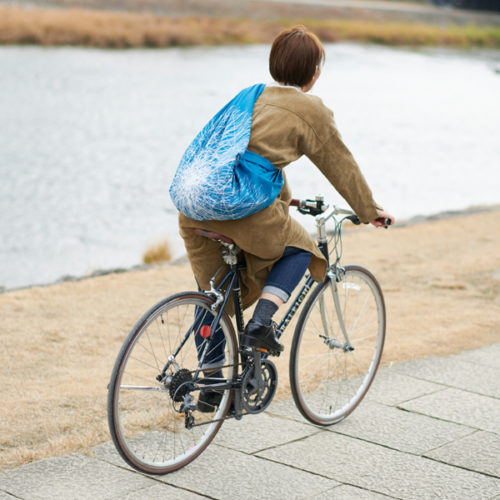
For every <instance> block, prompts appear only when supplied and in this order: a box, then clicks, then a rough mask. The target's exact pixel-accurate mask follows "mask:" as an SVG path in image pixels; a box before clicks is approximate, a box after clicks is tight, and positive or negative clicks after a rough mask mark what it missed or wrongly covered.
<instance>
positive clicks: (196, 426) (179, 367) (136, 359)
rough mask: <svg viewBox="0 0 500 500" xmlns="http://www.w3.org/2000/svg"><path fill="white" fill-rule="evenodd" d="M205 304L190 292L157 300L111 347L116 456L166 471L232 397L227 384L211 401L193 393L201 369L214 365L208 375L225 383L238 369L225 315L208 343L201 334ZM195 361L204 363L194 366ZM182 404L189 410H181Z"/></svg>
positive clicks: (206, 438)
mask: <svg viewBox="0 0 500 500" xmlns="http://www.w3.org/2000/svg"><path fill="white" fill-rule="evenodd" d="M212 304H213V299H211V298H210V297H208V296H206V295H204V294H202V293H196V292H186V293H181V294H178V295H174V296H171V297H169V298H167V299H165V300H163V301H161V302H160V303H158V304H157V305H155V306H154V307H152V308H151V309H150V310H149V311H148V312H147V313H146V314H145V315H144V316H143V317H142V318H141V319H140V320H139V321H138V323H137V324H136V325H135V326H134V328H133V329H132V331H131V332H130V334H129V335H128V337H127V339H126V340H125V343H124V344H123V346H122V349H121V351H120V353H119V355H118V358H117V360H116V363H115V366H114V369H113V373H112V375H111V381H110V384H109V392H108V423H109V428H110V432H111V436H112V438H113V441H114V444H115V446H116V448H117V450H118V452H119V453H120V455H121V456H122V457H123V459H124V460H125V461H126V462H127V463H128V464H129V465H131V466H132V467H134V468H136V469H138V470H140V471H142V472H146V473H149V474H166V473H169V472H172V471H174V470H177V469H179V468H180V467H183V466H184V465H186V464H188V463H189V462H191V461H192V460H194V459H195V458H196V457H197V456H198V455H199V454H200V453H201V452H202V451H203V450H204V449H205V448H206V447H207V446H208V444H209V443H210V441H211V440H212V439H213V438H214V436H215V435H216V433H217V431H218V430H219V428H220V426H221V425H222V419H223V418H224V417H225V416H226V414H227V412H228V409H229V406H230V404H231V400H232V397H233V392H232V391H231V390H230V389H228V388H226V389H222V390H220V391H219V394H216V395H217V396H218V397H217V398H216V399H218V400H220V401H216V402H215V403H212V405H210V398H208V402H207V401H205V402H203V404H202V402H201V401H199V398H200V394H201V390H202V389H203V387H206V386H205V385H203V378H204V376H205V377H210V373H214V370H215V369H216V370H217V371H218V375H217V377H218V378H217V380H215V381H213V380H212V382H215V383H224V382H226V381H228V382H234V381H235V380H236V375H237V360H238V348H237V341H236V336H235V334H234V330H233V327H232V324H231V321H230V319H229V317H228V316H227V315H226V314H223V315H222V317H221V320H220V323H219V326H220V328H219V329H216V330H217V332H216V333H214V332H212V334H211V335H212V337H213V339H212V341H211V343H208V340H207V339H205V338H203V337H202V336H200V329H201V328H202V327H203V325H206V324H207V321H206V318H207V315H210V314H211V309H210V307H211V305H212ZM210 318H213V316H208V319H210ZM208 322H209V321H208ZM203 333H204V334H205V335H206V333H207V329H206V328H205V330H204V331H203ZM214 335H215V337H214ZM214 352H216V353H217V362H216V363H215V365H218V366H216V367H215V368H214V363H211V364H210V363H209V365H210V370H208V369H207V368H206V367H207V366H208V365H207V362H208V361H209V360H210V357H212V358H214V355H213V353H214ZM211 353H212V354H211ZM201 363H204V365H205V366H204V367H203V368H204V369H205V370H204V371H203V370H198V368H199V367H200V364H201ZM165 367H166V370H165ZM219 377H221V378H219ZM213 392H214V391H212V396H213ZM182 405H184V407H183V406H182ZM186 405H190V408H191V409H192V411H190V412H189V413H186V412H185V411H183V408H186ZM202 407H203V409H202ZM188 416H189V417H192V420H191V419H188V418H187V417H188Z"/></svg>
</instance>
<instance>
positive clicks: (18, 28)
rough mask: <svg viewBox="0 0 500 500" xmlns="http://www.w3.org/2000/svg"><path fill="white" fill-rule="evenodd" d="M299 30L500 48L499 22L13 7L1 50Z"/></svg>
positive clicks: (330, 37) (4, 10) (339, 37)
mask: <svg viewBox="0 0 500 500" xmlns="http://www.w3.org/2000/svg"><path fill="white" fill-rule="evenodd" d="M318 16H319V14H318ZM494 17H496V16H494ZM499 18H500V16H499ZM396 19H397V18H396ZM296 23H304V24H307V26H308V27H309V28H310V29H312V30H313V31H315V32H316V33H317V34H318V35H319V37H320V38H321V40H322V41H323V42H338V41H345V40H350V41H358V42H368V43H379V44H385V45H392V46H399V45H403V46H450V47H483V48H494V49H496V48H499V47H500V25H498V24H497V25H496V26H495V25H493V24H494V23H492V25H489V26H488V25H486V26H478V25H474V24H468V25H461V26H460V25H458V24H447V23H445V24H442V25H434V24H432V23H431V24H422V23H420V22H410V21H407V20H405V21H401V20H392V18H391V17H389V18H387V17H386V16H385V17H384V16H383V17H382V18H381V19H379V18H377V17H374V18H370V17H366V16H360V17H358V18H355V17H354V18H342V16H335V17H312V14H311V17H307V18H304V17H297V16H292V17H291V18H282V19H281V20H278V19H274V20H264V19H260V18H256V17H234V16H233V17H220V18H216V17H211V16H204V15H202V16H200V15H196V16H195V15H191V16H180V17H167V16H165V15H157V14H153V13H137V12H134V13H132V12H116V11H105V10H97V9H96V10H91V9H53V8H43V9H41V8H22V7H10V6H0V44H37V45H48V46H57V45H77V46H85V47H112V48H131V47H173V46H192V45H222V44H243V43H269V42H271V41H272V39H273V38H274V36H276V34H277V33H278V32H279V31H280V30H282V29H283V28H285V27H287V26H290V25H293V24H296Z"/></svg>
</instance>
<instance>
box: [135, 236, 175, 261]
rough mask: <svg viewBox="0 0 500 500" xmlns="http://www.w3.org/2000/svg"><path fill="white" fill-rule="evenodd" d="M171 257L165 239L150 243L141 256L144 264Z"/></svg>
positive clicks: (166, 259) (167, 259)
mask: <svg viewBox="0 0 500 500" xmlns="http://www.w3.org/2000/svg"><path fill="white" fill-rule="evenodd" d="M171 259H172V253H171V252H170V247H169V245H168V241H167V240H165V241H161V242H159V243H155V244H154V245H151V246H150V247H149V248H148V249H147V250H146V251H145V252H144V255H143V256H142V261H143V262H144V264H158V263H160V262H168V261H169V260H171Z"/></svg>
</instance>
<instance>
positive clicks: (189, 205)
mask: <svg viewBox="0 0 500 500" xmlns="http://www.w3.org/2000/svg"><path fill="white" fill-rule="evenodd" d="M264 88H265V85H264V84H258V85H253V86H251V87H248V88H247V89H244V90H242V91H241V92H240V93H239V94H238V95H237V96H236V97H234V99H232V100H231V101H229V102H228V103H227V104H226V106H224V107H223V108H222V109H221V110H220V111H219V112H218V113H217V114H216V115H215V116H214V117H213V118H212V119H211V120H210V121H209V122H208V124H207V125H205V127H204V128H203V130H202V131H201V132H200V133H199V134H198V135H197V136H196V138H195V139H194V141H193V142H192V143H191V145H190V146H189V147H188V149H187V150H186V152H185V153H184V155H183V157H182V159H181V162H180V164H179V166H178V168H177V171H176V173H175V175H174V180H173V182H172V185H171V186H170V196H171V197H172V201H173V202H174V205H175V206H176V207H177V209H178V210H179V211H180V212H182V213H183V214H184V215H187V216H188V217H190V218H191V219H195V220H234V219H241V218H243V217H246V216H247V215H251V214H253V213H255V212H258V211H259V210H262V209H263V208H265V207H267V206H269V205H270V204H271V203H272V202H273V201H274V200H275V198H276V197H277V196H278V194H279V192H280V191H281V188H282V187H283V174H282V173H281V170H279V169H277V168H276V167H275V166H274V165H273V164H272V163H271V162H270V161H268V160H266V159H265V158H264V157H262V156H260V155H258V154H256V153H253V152H251V151H248V150H247V146H248V142H249V140H250V129H251V125H252V112H253V106H254V104H255V101H256V100H257V98H258V97H259V95H260V94H261V93H262V91H263V90H264Z"/></svg>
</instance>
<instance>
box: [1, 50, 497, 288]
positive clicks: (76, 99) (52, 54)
mask: <svg viewBox="0 0 500 500" xmlns="http://www.w3.org/2000/svg"><path fill="white" fill-rule="evenodd" d="M268 50H269V47H267V46H248V47H220V48H189V49H165V50H146V49H144V50H143V49H140V50H126V51H116V50H96V49H81V48H69V47H64V48H42V47H1V48H0V286H1V287H4V288H7V289H9V288H16V287H22V286H28V285H32V284H43V283H48V282H52V281H54V280H57V279H59V278H61V277H63V276H65V275H73V276H82V275H85V274H88V273H91V272H93V271H95V270H98V269H113V268H117V267H130V266H133V265H136V264H139V263H140V262H141V258H142V254H143V252H144V250H145V249H146V248H147V247H148V246H149V245H151V244H152V243H155V242H157V241H159V240H162V239H165V238H167V239H168V240H169V242H170V246H171V249H172V251H173V254H174V257H176V256H180V255H182V253H183V247H182V242H181V241H180V239H179V236H178V234H177V223H176V214H175V210H174V209H173V206H172V203H171V201H170V198H169V195H168V188H169V185H170V181H171V179H172V176H173V173H174V171H175V168H176V166H177V163H178V161H179V159H180V157H181V155H182V153H183V151H184V149H185V148H186V147H187V145H188V144H189V143H190V141H191V140H192V138H193V137H194V136H195V134H196V133H197V132H198V131H199V130H200V129H201V127H202V126H203V125H204V124H205V123H206V122H207V121H208V119H209V118H210V117H211V116H212V115H213V114H214V113H215V112H216V111H217V110H218V109H219V108H220V107H222V106H223V105H224V104H225V102H226V101H227V100H229V99H230V98H231V97H232V96H233V95H234V94H236V93H237V92H238V91H239V90H240V89H241V88H243V87H246V86H248V85H250V84H253V83H257V82H268V81H269V76H268V73H267V57H268ZM326 52H327V61H326V65H325V67H324V70H323V74H322V76H321V78H320V80H319V82H318V84H317V85H316V87H315V89H314V93H315V94H317V95H319V96H321V97H322V98H323V100H324V102H325V103H326V104H327V105H328V106H329V107H330V108H332V109H333V110H334V113H335V118H336V121H337V125H338V127H339V129H340V131H341V133H342V136H343V138H344V141H345V142H346V144H347V145H348V146H349V148H350V149H351V151H352V152H353V154H354V156H355V157H356V158H357V160H358V163H359V164H360V165H361V168H362V170H363V172H364V174H365V176H366V178H367V180H368V182H369V184H370V185H371V186H372V189H373V191H374V194H375V198H376V200H377V201H378V202H379V203H380V204H382V205H383V206H385V207H387V208H388V209H390V211H391V212H393V213H394V214H395V216H396V217H397V218H399V219H405V218H409V217H411V216H414V215H427V214H432V213H436V212H440V211H444V210H455V209H464V208H467V207H470V206H472V205H479V204H497V203H500V194H499V190H500V139H499V121H500V74H499V69H498V68H500V52H494V51H493V52H492V51H467V52H465V51H456V50H444V49H425V50H409V49H392V48H382V47H377V46H365V45H356V44H335V45H328V46H327V47H326ZM287 175H288V178H289V181H290V183H291V185H292V188H293V189H294V195H295V196H296V197H308V196H309V197H310V196H314V195H315V194H316V193H324V194H326V195H327V197H328V199H330V200H332V201H333V202H335V203H338V204H341V203H342V200H341V198H340V196H339V195H338V194H336V193H335V192H334V190H333V188H331V187H329V186H328V185H327V183H326V182H325V180H324V179H323V178H322V176H321V174H320V173H319V172H318V171H317V170H316V169H315V167H314V166H313V165H312V164H310V163H309V162H308V160H306V159H301V160H299V161H298V162H296V164H293V165H290V166H289V167H287Z"/></svg>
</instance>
